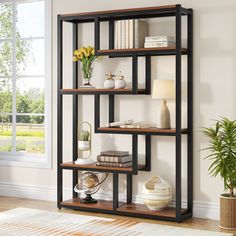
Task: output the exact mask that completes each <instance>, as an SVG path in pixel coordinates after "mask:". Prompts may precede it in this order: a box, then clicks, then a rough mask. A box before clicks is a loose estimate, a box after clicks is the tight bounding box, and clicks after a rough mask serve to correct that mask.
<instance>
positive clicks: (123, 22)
mask: <svg viewBox="0 0 236 236" xmlns="http://www.w3.org/2000/svg"><path fill="white" fill-rule="evenodd" d="M121 22H122V23H121V24H122V25H121V48H122V49H125V47H126V45H125V43H126V37H125V34H126V30H125V28H126V27H125V26H126V25H125V20H122V21H121Z"/></svg>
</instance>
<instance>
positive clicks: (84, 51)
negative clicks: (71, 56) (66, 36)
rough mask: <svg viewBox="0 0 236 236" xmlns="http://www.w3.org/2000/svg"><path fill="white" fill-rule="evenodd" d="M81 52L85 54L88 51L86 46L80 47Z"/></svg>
mask: <svg viewBox="0 0 236 236" xmlns="http://www.w3.org/2000/svg"><path fill="white" fill-rule="evenodd" d="M79 51H80V53H82V54H84V55H85V53H86V48H85V47H82V48H80V50H79Z"/></svg>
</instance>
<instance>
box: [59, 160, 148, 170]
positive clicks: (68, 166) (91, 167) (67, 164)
mask: <svg viewBox="0 0 236 236" xmlns="http://www.w3.org/2000/svg"><path fill="white" fill-rule="evenodd" d="M61 167H62V168H63V169H71V170H73V169H77V170H87V171H89V170H90V171H99V172H108V173H114V172H117V173H132V172H133V170H132V167H127V168H121V167H110V166H97V165H96V164H91V165H78V164H75V162H65V163H62V164H61ZM138 170H145V166H144V165H139V166H138Z"/></svg>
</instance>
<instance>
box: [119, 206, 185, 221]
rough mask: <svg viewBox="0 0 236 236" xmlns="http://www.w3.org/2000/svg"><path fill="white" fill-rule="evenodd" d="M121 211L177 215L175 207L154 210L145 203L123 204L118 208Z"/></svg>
mask: <svg viewBox="0 0 236 236" xmlns="http://www.w3.org/2000/svg"><path fill="white" fill-rule="evenodd" d="M117 211H119V212H126V213H134V214H140V215H154V216H163V217H173V218H174V217H176V213H175V208H174V207H167V208H165V209H163V210H161V211H152V210H149V209H148V207H147V206H145V205H144V204H137V203H132V204H121V205H119V208H118V209H117ZM186 212H187V209H182V214H184V213H186Z"/></svg>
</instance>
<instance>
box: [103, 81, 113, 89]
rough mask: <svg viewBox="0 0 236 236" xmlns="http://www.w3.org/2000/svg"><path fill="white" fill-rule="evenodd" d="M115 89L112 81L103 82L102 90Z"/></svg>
mask: <svg viewBox="0 0 236 236" xmlns="http://www.w3.org/2000/svg"><path fill="white" fill-rule="evenodd" d="M114 87H115V81H114V79H106V80H105V81H104V88H106V89H113V88H114Z"/></svg>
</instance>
